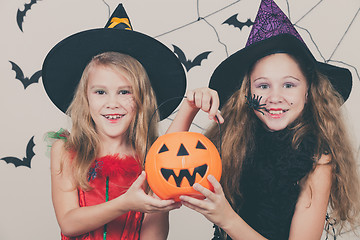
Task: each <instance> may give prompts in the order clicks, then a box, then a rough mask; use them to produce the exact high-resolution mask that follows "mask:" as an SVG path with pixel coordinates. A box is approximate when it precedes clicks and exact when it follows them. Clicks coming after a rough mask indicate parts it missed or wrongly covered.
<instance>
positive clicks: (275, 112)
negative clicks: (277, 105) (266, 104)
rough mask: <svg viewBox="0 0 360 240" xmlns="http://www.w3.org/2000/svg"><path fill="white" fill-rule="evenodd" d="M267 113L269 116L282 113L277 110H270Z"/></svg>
mask: <svg viewBox="0 0 360 240" xmlns="http://www.w3.org/2000/svg"><path fill="white" fill-rule="evenodd" d="M269 113H270V114H281V113H283V111H282V110H278V111H274V110H270V111H269Z"/></svg>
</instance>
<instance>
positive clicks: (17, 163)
mask: <svg viewBox="0 0 360 240" xmlns="http://www.w3.org/2000/svg"><path fill="white" fill-rule="evenodd" d="M34 146H35V144H34V136H32V138H31V139H30V140H29V142H28V144H27V146H26V157H24V158H23V159H22V160H21V159H20V158H17V157H3V158H0V160H4V161H5V162H6V163H8V164H9V163H12V164H14V165H15V167H18V166H25V167H28V168H31V160H32V158H33V157H34V155H35V153H34V151H33V149H34Z"/></svg>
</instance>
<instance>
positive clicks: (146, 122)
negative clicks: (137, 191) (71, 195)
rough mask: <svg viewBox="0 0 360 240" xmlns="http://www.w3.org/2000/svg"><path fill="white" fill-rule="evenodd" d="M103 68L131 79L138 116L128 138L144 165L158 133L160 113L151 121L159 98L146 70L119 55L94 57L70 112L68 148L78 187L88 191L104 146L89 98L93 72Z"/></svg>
mask: <svg viewBox="0 0 360 240" xmlns="http://www.w3.org/2000/svg"><path fill="white" fill-rule="evenodd" d="M99 65H102V66H107V67H111V68H112V69H114V70H115V71H119V70H120V71H126V73H127V75H128V76H129V79H128V80H129V81H130V82H131V85H132V86H131V87H132V92H133V96H134V101H135V103H136V111H137V114H136V115H135V117H134V119H133V120H132V122H131V124H130V126H129V129H128V133H127V134H128V137H129V142H130V143H131V144H132V147H133V149H134V150H135V152H136V157H137V159H139V163H140V164H141V165H143V160H144V157H145V152H146V149H145V148H146V142H147V138H148V141H149V144H150V145H151V144H152V143H153V142H154V141H155V140H156V138H157V132H158V131H157V122H158V120H159V116H158V114H157V113H156V114H155V116H154V117H153V119H152V120H151V119H150V118H151V116H152V114H153V113H154V112H155V110H156V108H157V104H156V97H155V93H154V91H153V89H152V87H151V83H150V80H149V77H148V75H147V73H146V71H145V69H144V68H143V66H142V65H141V64H140V63H139V62H138V61H137V60H136V59H134V58H133V57H131V56H128V55H126V54H122V53H118V52H106V53H101V54H99V55H97V56H94V57H93V58H92V60H91V61H90V63H89V64H88V65H87V66H86V68H85V70H84V72H83V75H82V77H81V79H80V82H79V84H78V87H77V89H76V92H75V96H74V99H73V101H72V103H71V104H70V106H69V108H68V110H67V114H68V115H69V116H70V117H71V120H72V129H71V133H70V135H69V137H68V139H67V142H66V143H65V148H66V149H67V150H68V151H71V152H73V153H74V159H73V160H72V163H73V164H72V166H73V172H74V179H75V182H76V185H77V187H80V188H82V189H84V190H87V189H89V184H88V172H89V169H90V166H91V164H92V163H93V161H94V160H95V158H96V157H97V156H98V151H99V146H100V142H99V137H98V134H97V132H96V128H95V123H94V121H93V120H92V118H91V115H90V110H89V103H88V98H87V86H88V75H89V72H90V70H91V69H92V68H93V67H94V66H99ZM150 120H151V123H150Z"/></svg>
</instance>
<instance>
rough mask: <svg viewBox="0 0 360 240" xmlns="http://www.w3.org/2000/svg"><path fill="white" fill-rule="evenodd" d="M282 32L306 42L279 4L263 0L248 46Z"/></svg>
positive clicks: (271, 0) (270, 0)
mask: <svg viewBox="0 0 360 240" xmlns="http://www.w3.org/2000/svg"><path fill="white" fill-rule="evenodd" d="M280 34H291V35H293V36H295V37H296V38H298V39H299V40H300V41H301V42H303V43H304V41H303V40H302V38H301V37H300V35H299V33H298V32H297V31H296V29H295V28H294V26H293V24H292V23H291V22H290V20H289V19H288V17H287V16H286V15H285V14H284V13H283V11H281V9H280V8H279V7H278V5H276V3H275V2H274V1H273V0H262V1H261V4H260V8H259V11H258V14H257V16H256V18H255V22H254V25H253V27H252V29H251V32H250V35H249V38H248V41H247V43H246V47H247V46H249V45H251V44H253V43H256V42H260V41H262V40H265V39H268V38H270V37H274V36H277V35H280ZM304 44H305V43H304Z"/></svg>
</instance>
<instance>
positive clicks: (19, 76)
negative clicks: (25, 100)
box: [9, 61, 24, 83]
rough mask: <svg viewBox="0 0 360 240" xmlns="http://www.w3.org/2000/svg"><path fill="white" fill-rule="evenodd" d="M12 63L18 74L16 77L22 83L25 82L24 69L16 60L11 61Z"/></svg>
mask: <svg viewBox="0 0 360 240" xmlns="http://www.w3.org/2000/svg"><path fill="white" fill-rule="evenodd" d="M9 62H10V63H11V67H12V68H11V70H14V71H15V73H16V75H15V78H16V79H18V80H20V81H21V82H22V83H24V82H23V81H24V73H23V71H22V70H21V68H20V67H19V66H18V65H17V64H16V63H14V62H12V61H9Z"/></svg>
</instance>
